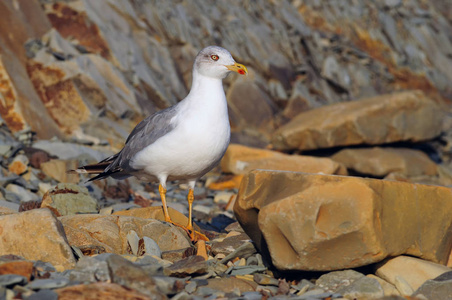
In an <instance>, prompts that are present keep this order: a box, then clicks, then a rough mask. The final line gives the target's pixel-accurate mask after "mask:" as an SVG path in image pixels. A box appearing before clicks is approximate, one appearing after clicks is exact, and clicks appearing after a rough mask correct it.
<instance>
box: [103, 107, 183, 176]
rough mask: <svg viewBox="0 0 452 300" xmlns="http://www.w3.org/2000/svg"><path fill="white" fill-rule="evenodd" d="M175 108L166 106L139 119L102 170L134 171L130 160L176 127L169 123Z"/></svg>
mask: <svg viewBox="0 0 452 300" xmlns="http://www.w3.org/2000/svg"><path fill="white" fill-rule="evenodd" d="M176 109H177V105H175V106H172V107H169V108H166V109H164V110H161V111H159V112H157V113H155V114H153V115H151V116H149V117H147V118H145V119H144V120H143V121H141V122H140V123H139V124H138V125H137V126H136V127H135V128H134V129H133V130H132V132H131V133H130V135H129V137H128V138H127V140H126V144H125V146H124V148H123V149H122V150H121V151H120V152H119V153H118V154H116V155H114V156H116V157H114V156H113V157H111V158H115V159H114V161H113V162H112V163H111V164H110V165H109V166H108V167H107V168H106V169H105V170H104V172H108V171H114V170H119V169H121V170H124V171H126V172H133V171H136V170H134V169H133V168H132V167H131V166H130V160H131V159H132V158H133V157H134V156H135V155H136V154H137V153H138V152H140V151H141V150H143V149H144V148H146V147H147V146H149V145H151V144H153V143H155V141H157V140H158V139H159V138H161V137H162V136H164V135H166V134H167V133H169V132H171V131H172V130H173V129H174V128H175V127H176V124H174V123H171V120H172V119H173V117H174V116H175V115H176V113H177V111H176Z"/></svg>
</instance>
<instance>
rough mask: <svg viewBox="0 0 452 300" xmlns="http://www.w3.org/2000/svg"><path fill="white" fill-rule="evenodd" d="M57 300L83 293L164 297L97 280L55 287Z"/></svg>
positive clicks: (111, 298)
mask: <svg viewBox="0 0 452 300" xmlns="http://www.w3.org/2000/svg"><path fill="white" fill-rule="evenodd" d="M55 292H56V293H57V294H58V300H74V299H80V295H83V297H84V298H85V299H105V300H115V299H134V300H151V299H164V298H161V297H159V295H158V294H156V295H155V297H154V296H147V295H144V294H143V293H140V292H139V291H135V290H133V289H132V290H131V289H130V288H127V287H123V286H121V285H120V284H115V283H104V282H97V283H91V284H80V285H72V286H68V287H65V288H61V289H56V290H55Z"/></svg>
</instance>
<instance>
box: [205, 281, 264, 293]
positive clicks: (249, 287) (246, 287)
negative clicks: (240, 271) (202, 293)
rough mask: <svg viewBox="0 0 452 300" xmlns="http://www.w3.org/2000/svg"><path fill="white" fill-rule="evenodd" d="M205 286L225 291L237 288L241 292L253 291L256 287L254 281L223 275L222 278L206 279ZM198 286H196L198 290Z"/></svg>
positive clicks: (228, 291)
mask: <svg viewBox="0 0 452 300" xmlns="http://www.w3.org/2000/svg"><path fill="white" fill-rule="evenodd" d="M207 281H208V284H207V288H209V289H212V290H214V291H222V292H225V293H230V292H233V291H234V290H238V291H240V292H241V293H244V292H254V291H255V290H256V288H257V283H255V282H254V281H249V280H243V279H239V278H234V277H224V278H211V279H207ZM199 289H200V287H198V290H199Z"/></svg>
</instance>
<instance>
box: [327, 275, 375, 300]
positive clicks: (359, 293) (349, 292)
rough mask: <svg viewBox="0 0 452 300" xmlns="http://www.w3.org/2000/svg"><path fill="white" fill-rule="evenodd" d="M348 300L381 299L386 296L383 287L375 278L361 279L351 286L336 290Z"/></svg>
mask: <svg viewBox="0 0 452 300" xmlns="http://www.w3.org/2000/svg"><path fill="white" fill-rule="evenodd" d="M336 292H337V293H339V294H342V295H343V296H344V297H345V298H348V299H379V298H382V297H383V296H384V291H383V287H382V286H381V285H380V283H379V282H378V280H376V279H375V278H369V277H366V276H364V277H361V278H359V279H357V280H356V281H354V282H353V283H352V284H351V285H349V286H343V287H341V288H339V289H337V290H336Z"/></svg>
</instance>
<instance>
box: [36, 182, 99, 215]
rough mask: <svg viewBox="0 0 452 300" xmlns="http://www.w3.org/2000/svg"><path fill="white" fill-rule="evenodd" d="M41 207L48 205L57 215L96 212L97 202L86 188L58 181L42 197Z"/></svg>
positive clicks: (97, 209) (97, 208)
mask: <svg viewBox="0 0 452 300" xmlns="http://www.w3.org/2000/svg"><path fill="white" fill-rule="evenodd" d="M41 207H48V208H49V209H50V210H52V211H53V212H54V213H55V214H56V215H57V216H67V215H75V214H78V213H97V212H98V211H99V204H98V203H97V200H96V199H94V198H93V197H91V196H90V195H89V192H88V189H87V188H85V187H81V186H79V185H77V184H73V183H59V184H58V185H57V186H56V187H54V188H53V189H50V190H48V191H47V193H45V195H44V196H43V197H42V203H41Z"/></svg>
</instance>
